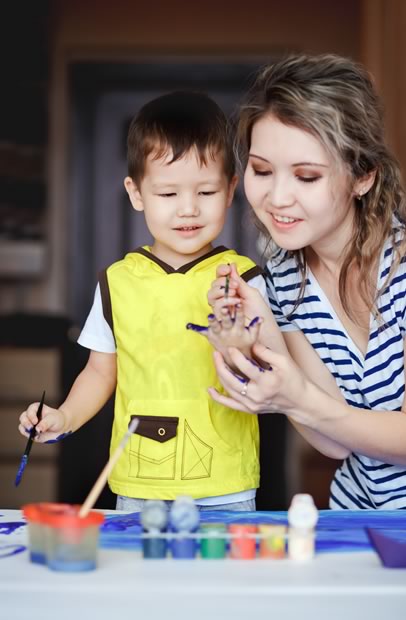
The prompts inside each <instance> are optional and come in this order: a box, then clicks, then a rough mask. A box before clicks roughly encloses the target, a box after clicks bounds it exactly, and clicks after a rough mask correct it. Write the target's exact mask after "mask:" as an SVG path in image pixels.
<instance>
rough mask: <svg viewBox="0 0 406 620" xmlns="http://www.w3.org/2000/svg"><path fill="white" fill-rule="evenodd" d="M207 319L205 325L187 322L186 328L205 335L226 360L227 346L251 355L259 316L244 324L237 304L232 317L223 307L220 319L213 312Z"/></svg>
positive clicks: (240, 309) (239, 306) (256, 337)
mask: <svg viewBox="0 0 406 620" xmlns="http://www.w3.org/2000/svg"><path fill="white" fill-rule="evenodd" d="M208 321H209V324H208V326H207V327H205V326H202V325H195V324H194V323H188V324H187V325H186V328H187V329H191V330H193V331H196V332H198V333H199V334H202V335H203V336H206V338H207V339H208V341H209V342H210V343H211V344H212V345H213V347H214V348H215V349H216V350H217V351H220V352H221V353H222V354H223V356H224V358H225V359H226V361H227V360H228V357H229V356H228V348H229V347H235V348H237V349H239V351H241V352H242V353H243V354H244V355H246V356H251V348H252V346H253V345H254V344H255V342H257V340H258V333H259V328H260V325H261V323H262V319H261V318H260V317H255V318H254V319H253V320H252V321H251V322H250V323H249V325H247V326H245V318H244V313H243V311H242V307H241V305H237V306H236V310H235V316H234V317H231V315H230V312H229V310H228V308H226V307H224V308H223V309H222V311H221V320H218V319H217V318H216V317H215V316H214V314H209V316H208Z"/></svg>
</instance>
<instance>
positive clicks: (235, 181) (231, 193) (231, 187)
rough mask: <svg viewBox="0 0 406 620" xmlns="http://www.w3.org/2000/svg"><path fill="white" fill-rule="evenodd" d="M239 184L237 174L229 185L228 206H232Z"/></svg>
mask: <svg viewBox="0 0 406 620" xmlns="http://www.w3.org/2000/svg"><path fill="white" fill-rule="evenodd" d="M237 185H238V176H237V175H236V174H235V175H234V176H233V178H232V179H231V181H230V183H229V186H228V195H227V207H231V204H232V202H233V198H234V192H235V188H236V187H237Z"/></svg>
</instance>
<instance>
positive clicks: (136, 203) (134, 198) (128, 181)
mask: <svg viewBox="0 0 406 620" xmlns="http://www.w3.org/2000/svg"><path fill="white" fill-rule="evenodd" d="M124 187H125V189H126V192H127V194H128V196H129V198H130V202H131V204H132V206H133V208H134V209H135V210H136V211H144V203H143V201H142V196H141V193H140V191H139V189H138V187H137V186H136V184H135V183H134V181H133V180H132V178H131V177H126V178H125V179H124Z"/></svg>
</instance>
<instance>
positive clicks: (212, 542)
mask: <svg viewBox="0 0 406 620" xmlns="http://www.w3.org/2000/svg"><path fill="white" fill-rule="evenodd" d="M200 533H201V534H202V537H201V539H200V555H201V557H202V558H204V559H206V560H220V559H222V558H224V557H225V556H226V547H227V546H226V535H227V527H226V525H225V523H202V524H201V526H200Z"/></svg>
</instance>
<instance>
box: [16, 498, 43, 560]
mask: <svg viewBox="0 0 406 620" xmlns="http://www.w3.org/2000/svg"><path fill="white" fill-rule="evenodd" d="M22 512H23V515H24V517H25V519H26V520H27V528H28V548H29V553H30V560H31V562H34V563H35V564H45V563H46V544H45V532H44V526H43V524H42V521H41V517H40V511H39V510H38V504H26V505H25V506H23V507H22Z"/></svg>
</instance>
